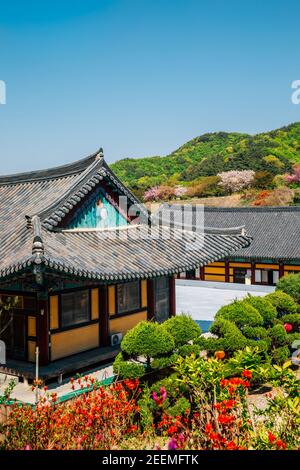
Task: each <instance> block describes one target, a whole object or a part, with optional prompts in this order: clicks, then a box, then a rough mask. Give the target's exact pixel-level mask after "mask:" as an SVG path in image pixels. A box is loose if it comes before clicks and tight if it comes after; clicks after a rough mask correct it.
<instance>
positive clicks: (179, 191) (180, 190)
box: [174, 186, 187, 197]
mask: <svg viewBox="0 0 300 470" xmlns="http://www.w3.org/2000/svg"><path fill="white" fill-rule="evenodd" d="M186 193H187V188H185V187H184V186H175V189H174V196H175V197H182V196H185V194H186Z"/></svg>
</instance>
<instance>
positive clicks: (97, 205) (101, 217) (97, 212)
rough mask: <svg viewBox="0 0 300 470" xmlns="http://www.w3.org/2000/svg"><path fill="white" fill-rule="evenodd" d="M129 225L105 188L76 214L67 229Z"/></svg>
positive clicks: (124, 214) (88, 198)
mask: <svg viewBox="0 0 300 470" xmlns="http://www.w3.org/2000/svg"><path fill="white" fill-rule="evenodd" d="M128 223H129V221H128V219H127V217H126V213H124V212H123V213H122V211H121V208H120V207H119V206H118V204H117V202H115V201H114V200H113V199H112V197H111V196H110V194H108V193H107V192H105V190H104V189H103V188H98V189H97V191H94V192H93V194H91V196H90V197H87V198H86V200H85V201H84V203H83V204H82V205H80V207H79V208H78V209H77V210H76V211H75V212H74V214H73V215H72V218H71V220H70V221H69V223H68V224H67V227H66V228H70V229H73V228H113V227H123V226H125V225H128Z"/></svg>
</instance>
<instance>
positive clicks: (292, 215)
mask: <svg viewBox="0 0 300 470" xmlns="http://www.w3.org/2000/svg"><path fill="white" fill-rule="evenodd" d="M195 209H197V207H195V206H194V207H192V206H189V205H186V206H182V205H179V204H178V205H177V204H173V205H168V204H163V205H162V206H161V207H160V208H159V210H158V211H157V213H156V214H155V216H154V218H155V219H156V220H159V218H160V220H161V221H162V224H165V223H166V221H168V220H173V223H174V226H176V227H180V226H181V225H182V226H185V227H186V228H187V229H189V230H195V231H196V232H197V231H199V232H202V231H203V230H204V231H205V230H206V231H210V232H212V231H213V228H214V227H218V229H217V230H218V232H219V233H220V232H221V231H222V229H223V230H228V229H229V228H230V230H231V231H232V232H234V230H237V231H239V230H242V229H243V228H244V229H245V230H246V232H247V234H248V235H249V236H251V238H252V241H251V244H250V245H249V246H248V247H244V248H241V249H239V250H237V251H235V252H234V253H232V254H231V255H230V256H226V257H224V258H223V259H220V260H218V261H215V262H213V263H208V264H207V265H205V266H202V267H200V268H198V269H195V270H194V269H193V270H190V271H186V272H183V273H181V274H180V276H179V277H188V278H190V279H201V280H203V281H219V282H236V283H245V282H246V283H249V284H257V285H275V284H276V283H277V281H278V279H279V278H280V277H282V276H285V275H287V274H289V273H297V272H300V243H299V234H300V207H297V206H294V207H293V206H292V207H204V208H203V212H202V213H201V211H196V214H198V212H199V214H200V216H199V215H198V219H199V220H200V222H199V223H197V220H198V219H196V218H194V221H193V223H192V224H189V223H188V224H184V223H183V221H184V220H187V221H189V217H185V216H184V214H187V215H188V214H189V213H192V212H193V211H195ZM201 216H202V217H201ZM234 228H235V229H234Z"/></svg>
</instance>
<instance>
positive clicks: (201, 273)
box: [200, 266, 205, 281]
mask: <svg viewBox="0 0 300 470" xmlns="http://www.w3.org/2000/svg"><path fill="white" fill-rule="evenodd" d="M200 279H201V281H204V280H205V274H204V266H201V267H200Z"/></svg>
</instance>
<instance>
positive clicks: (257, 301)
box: [245, 295, 277, 326]
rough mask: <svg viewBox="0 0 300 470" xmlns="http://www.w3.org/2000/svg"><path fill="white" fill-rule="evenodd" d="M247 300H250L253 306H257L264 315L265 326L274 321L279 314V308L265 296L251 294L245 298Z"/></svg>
mask: <svg viewBox="0 0 300 470" xmlns="http://www.w3.org/2000/svg"><path fill="white" fill-rule="evenodd" d="M245 302H248V303H249V304H250V305H252V307H254V308H256V310H257V311H258V312H259V313H260V315H261V316H262V317H263V320H264V325H265V326H270V325H271V324H272V323H273V321H274V319H275V318H276V316H277V310H276V308H275V307H274V305H272V303H271V302H270V301H269V300H267V299H266V298H265V297H258V296H252V295H249V297H247V298H246V299H245Z"/></svg>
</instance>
